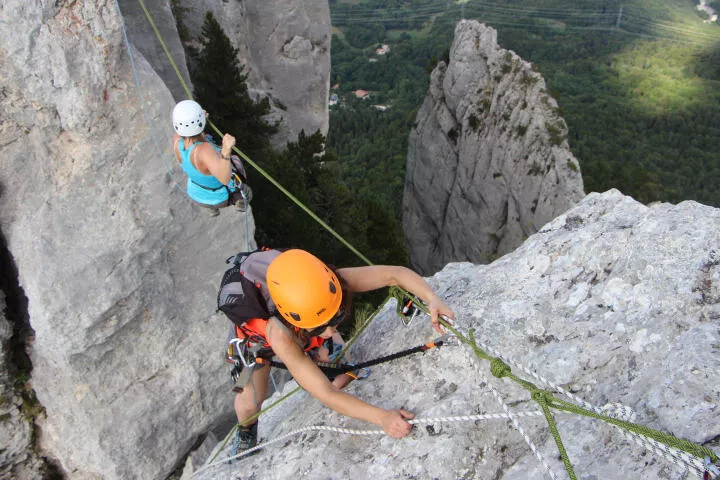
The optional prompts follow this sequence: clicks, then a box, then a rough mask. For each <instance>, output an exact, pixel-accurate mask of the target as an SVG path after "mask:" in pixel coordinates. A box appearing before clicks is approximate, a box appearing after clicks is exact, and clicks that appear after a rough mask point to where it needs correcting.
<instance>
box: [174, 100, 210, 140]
mask: <svg viewBox="0 0 720 480" xmlns="http://www.w3.org/2000/svg"><path fill="white" fill-rule="evenodd" d="M172 121H173V128H174V129H175V132H177V134H178V135H180V136H181V137H194V136H195V135H199V134H200V133H202V131H203V130H205V112H203V109H202V107H201V106H200V104H199V103H197V102H196V101H193V100H183V101H182V102H179V103H178V104H177V105H175V108H173V114H172Z"/></svg>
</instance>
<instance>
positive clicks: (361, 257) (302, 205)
mask: <svg viewBox="0 0 720 480" xmlns="http://www.w3.org/2000/svg"><path fill="white" fill-rule="evenodd" d="M138 2H140V6H141V7H142V9H143V11H144V12H145V16H146V17H147V19H148V22H150V26H151V27H152V29H153V31H154V32H155V36H156V37H157V39H158V41H159V42H160V45H162V48H163V50H164V51H165V55H167V58H168V60H169V61H170V64H171V65H172V67H173V69H174V70H175V74H176V75H177V77H178V78H179V79H180V83H181V84H182V86H183V89H184V90H185V93H186V94H187V96H188V98H190V99H192V98H193V95H192V92H191V91H190V88H189V87H188V85H187V83H186V82H185V79H184V78H183V77H182V75H181V74H180V69H178V66H177V64H176V63H175V60H174V59H173V57H172V55H171V54H170V50H168V48H167V45H166V44H165V41H164V40H163V38H162V35H161V34H160V31H159V30H158V28H157V26H156V25H155V21H154V20H153V18H152V15H150V12H149V11H148V9H147V7H145V2H144V1H143V0H138ZM208 124H209V125H210V127H211V128H212V129H213V130H214V131H215V133H217V134H218V136H219V137H220V138H222V137H223V132H221V131H220V129H219V128H218V127H217V126H215V124H214V123H213V122H212V121H208ZM232 149H233V151H234V152H235V153H236V154H238V155H239V156H240V157H241V158H242V159H243V160H245V161H246V162H247V163H248V164H250V165H251V166H252V167H253V168H254V169H255V170H257V172H258V173H260V174H261V175H262V176H263V177H265V178H266V179H267V180H268V181H269V182H270V183H272V184H273V185H275V186H276V187H277V188H278V189H279V190H280V191H281V192H282V193H284V194H285V195H286V196H287V197H288V198H289V199H290V200H292V201H293V202H294V203H295V204H296V205H297V206H298V207H300V208H301V209H302V210H303V211H305V213H307V214H308V215H310V217H311V218H312V219H313V220H315V221H316V222H318V223H319V224H320V225H321V226H322V227H323V228H324V229H325V230H327V231H328V232H330V233H331V234H332V235H333V236H334V237H335V238H337V239H338V240H339V241H340V242H341V243H342V244H343V245H345V246H346V247H347V248H348V249H350V251H352V252H353V253H354V254H355V255H357V256H358V258H360V259H361V260H362V261H363V262H365V263H366V264H368V265H372V264H373V263H372V262H371V261H370V260H369V259H368V258H367V257H366V256H365V255H363V254H362V253H360V251H358V250H357V249H356V248H355V247H354V246H352V245H351V244H350V243H349V242H348V241H347V240H345V239H344V238H343V237H342V236H341V235H340V234H339V233H337V232H336V231H335V230H333V229H332V228H331V227H330V225H328V224H327V223H325V222H324V221H323V220H322V219H321V218H320V217H318V216H317V215H316V214H315V213H314V212H313V211H312V210H310V209H309V208H308V207H307V206H305V205H304V204H303V203H302V202H301V201H300V200H298V199H297V197H295V196H294V195H293V194H291V193H290V192H289V191H288V190H287V189H286V188H285V187H283V186H282V185H280V183H278V182H277V180H275V179H274V178H272V176H270V174H269V173H267V172H266V171H265V170H264V169H262V168H261V167H260V166H259V165H258V164H257V163H255V162H253V161H252V159H250V157H248V156H247V155H245V154H244V153H243V152H242V151H241V150H240V149H239V148H238V147H236V146H233V148H232Z"/></svg>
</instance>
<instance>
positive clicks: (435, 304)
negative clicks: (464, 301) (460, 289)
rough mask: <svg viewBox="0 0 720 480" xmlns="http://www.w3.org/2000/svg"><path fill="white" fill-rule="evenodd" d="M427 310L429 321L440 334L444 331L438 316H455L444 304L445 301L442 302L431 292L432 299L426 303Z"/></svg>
mask: <svg viewBox="0 0 720 480" xmlns="http://www.w3.org/2000/svg"><path fill="white" fill-rule="evenodd" d="M428 310H429V311H430V321H431V322H432V326H433V328H434V329H435V330H436V331H437V332H438V333H440V334H443V333H445V331H444V330H443V328H442V325H440V320H439V318H438V317H440V316H442V317H446V319H450V320H452V319H453V318H455V313H453V311H452V310H451V309H450V307H448V306H447V305H445V302H443V301H442V300H441V299H440V297H438V296H437V294H433V297H432V299H431V300H430V302H429V303H428Z"/></svg>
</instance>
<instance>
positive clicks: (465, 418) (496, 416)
mask: <svg viewBox="0 0 720 480" xmlns="http://www.w3.org/2000/svg"><path fill="white" fill-rule="evenodd" d="M543 415H544V414H543V412H540V411H537V412H518V413H515V414H509V413H507V412H506V413H488V414H484V415H458V416H452V417H433V418H415V419H413V420H409V421H408V423H409V424H411V425H421V424H426V423H449V422H476V421H482V420H505V419H513V416H514V417H539V416H543ZM313 431H315V432H334V433H344V434H348V435H385V432H384V431H383V430H378V429H374V430H359V429H354V428H342V427H331V426H327V425H313V426H309V427H303V428H299V429H297V430H293V431H291V432H289V433H286V434H285V435H282V436H280V437H278V438H275V439H273V440H268V441H267V442H265V443H262V444H260V445H256V446H254V447H252V448H249V449H247V450H244V451H242V452H240V453H238V454H237V455H234V456H232V457H229V458H226V459H223V460H219V461H217V462H214V463H209V464H207V465H204V466H203V467H201V468H199V469H198V470H197V471H196V472H193V477H194V476H196V475H199V474H200V473H202V472H204V471H206V470H208V469H210V468H212V467H214V466H217V465H226V464H228V463H230V462H232V461H233V460H236V459H238V458H241V457H244V456H246V455H250V454H251V453H253V452H255V451H257V450H260V449H261V448H265V447H267V446H269V445H272V444H274V443H278V442H281V441H283V440H285V439H287V438H290V437H293V436H295V435H299V434H301V433H305V432H313Z"/></svg>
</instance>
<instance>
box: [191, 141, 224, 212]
mask: <svg viewBox="0 0 720 480" xmlns="http://www.w3.org/2000/svg"><path fill="white" fill-rule="evenodd" d="M200 143H202V142H195V143H193V144H192V145H190V147H189V148H187V149H185V141H184V140H183V139H182V138H181V139H180V140H179V141H178V144H177V145H178V151H179V152H180V158H181V159H182V163H181V165H182V169H183V171H184V172H185V174H186V175H187V176H188V181H187V193H188V196H190V198H192V199H193V200H195V201H196V202H198V203H203V204H205V205H218V204H220V203H223V202H226V201H227V199H228V195H229V194H228V189H229V190H230V191H231V192H232V191H234V190H235V185H234V183H233V181H232V180H231V181H230V183H229V184H228V186H227V188H225V185H223V184H222V183H220V180H218V179H217V178H215V177H214V176H212V175H205V174H204V173H201V172H200V171H198V169H197V168H195V166H194V165H193V164H192V162H191V161H190V155H191V154H192V151H193V149H194V148H195V146H196V145H199V144H200ZM211 145H212V146H213V147H215V149H216V150H218V151H220V147H218V146H217V145H215V144H211Z"/></svg>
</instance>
